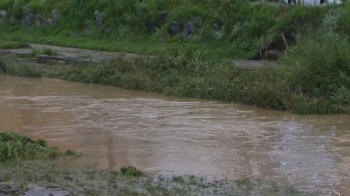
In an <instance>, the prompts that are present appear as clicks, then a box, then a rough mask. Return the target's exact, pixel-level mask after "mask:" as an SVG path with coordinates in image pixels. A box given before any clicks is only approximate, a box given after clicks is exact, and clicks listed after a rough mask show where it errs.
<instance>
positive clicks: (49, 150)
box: [0, 132, 62, 162]
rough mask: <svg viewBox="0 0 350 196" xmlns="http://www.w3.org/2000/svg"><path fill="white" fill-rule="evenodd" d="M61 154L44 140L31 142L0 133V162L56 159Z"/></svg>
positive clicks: (18, 136)
mask: <svg viewBox="0 0 350 196" xmlns="http://www.w3.org/2000/svg"><path fill="white" fill-rule="evenodd" d="M60 155H62V153H61V152H60V151H59V150H58V148H56V147H49V146H47V143H46V142H45V141H44V140H40V139H38V140H32V139H30V138H28V137H26V136H24V135H20V134H17V133H15V132H0V162H3V161H9V160H13V159H38V158H42V159H47V158H57V157H59V156H60Z"/></svg>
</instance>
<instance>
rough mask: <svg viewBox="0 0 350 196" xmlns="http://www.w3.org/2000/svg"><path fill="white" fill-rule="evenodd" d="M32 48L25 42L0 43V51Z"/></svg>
mask: <svg viewBox="0 0 350 196" xmlns="http://www.w3.org/2000/svg"><path fill="white" fill-rule="evenodd" d="M16 48H30V46H29V44H27V43H25V42H12V41H0V49H16Z"/></svg>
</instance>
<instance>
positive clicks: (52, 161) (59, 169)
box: [0, 132, 303, 196]
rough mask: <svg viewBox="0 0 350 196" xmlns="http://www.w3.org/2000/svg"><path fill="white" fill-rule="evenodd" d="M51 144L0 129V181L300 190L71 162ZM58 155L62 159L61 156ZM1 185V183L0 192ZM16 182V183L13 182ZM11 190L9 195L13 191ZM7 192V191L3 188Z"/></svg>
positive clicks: (133, 191)
mask: <svg viewBox="0 0 350 196" xmlns="http://www.w3.org/2000/svg"><path fill="white" fill-rule="evenodd" d="M67 155H75V153H74V152H73V151H71V150H69V151H67V152H66V153H61V152H60V151H59V149H58V148H57V147H49V146H47V144H46V142H45V141H43V140H32V139H30V138H28V137H26V136H24V135H20V134H17V133H14V132H0V157H1V159H0V163H1V164H0V183H4V182H5V184H6V182H10V181H11V182H12V183H14V182H15V184H17V189H18V188H19V189H21V190H17V191H16V192H17V193H16V194H17V195H19V194H20V193H22V192H24V191H26V190H28V189H31V188H32V187H36V186H39V187H47V188H61V189H64V190H67V191H69V192H70V195H90V196H91V195H118V196H119V195H125V196H130V195H163V196H167V195H169V196H170V195H179V196H180V195H198V194H201V195H228V194H239V195H255V194H256V193H259V194H260V193H261V194H268V195H280V194H284V195H303V193H301V192H298V191H297V189H296V188H295V187H294V186H290V185H288V186H282V185H279V184H278V183H276V182H272V183H270V182H267V181H263V180H259V179H258V180H253V179H247V178H242V179H238V180H227V179H226V180H210V179H206V178H201V177H195V176H174V175H173V174H172V173H169V174H163V175H161V174H152V173H143V172H141V171H139V170H137V169H136V168H135V167H132V166H126V167H123V168H121V169H120V170H119V171H116V170H113V169H110V170H101V171H99V170H96V169H93V168H86V167H78V166H77V165H76V164H72V162H71V161H70V162H69V161H67V160H69V159H68V157H67ZM60 157H61V158H60ZM62 157H63V159H62ZM6 187H7V186H3V184H2V186H1V188H0V194H2V193H3V191H5V190H6ZM15 188H16V187H15ZM16 194H13V195H16ZM9 195H11V193H10V194H9Z"/></svg>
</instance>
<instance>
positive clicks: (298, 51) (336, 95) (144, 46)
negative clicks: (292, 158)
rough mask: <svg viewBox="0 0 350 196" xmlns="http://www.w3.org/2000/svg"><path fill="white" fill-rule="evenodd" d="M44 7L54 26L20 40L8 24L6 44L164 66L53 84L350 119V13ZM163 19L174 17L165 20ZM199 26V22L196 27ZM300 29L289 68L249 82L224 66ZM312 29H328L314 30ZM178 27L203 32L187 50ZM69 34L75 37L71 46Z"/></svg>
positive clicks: (158, 5)
mask: <svg viewBox="0 0 350 196" xmlns="http://www.w3.org/2000/svg"><path fill="white" fill-rule="evenodd" d="M28 2H34V1H28ZM45 2H46V3H49V4H45V3H44V4H40V5H39V4H36V5H37V7H36V8H33V9H34V10H36V11H37V12H38V13H41V14H43V15H45V14H46V15H45V16H48V15H49V14H50V10H51V9H53V8H57V9H58V10H59V12H60V14H61V17H60V18H59V19H58V20H57V23H56V25H46V26H40V27H34V26H33V27H32V28H31V30H30V32H32V33H35V34H36V35H38V36H26V37H22V35H23V33H24V32H26V33H27V30H24V28H23V27H20V26H18V25H12V26H11V25H9V23H6V22H3V23H2V25H7V26H6V27H8V28H7V31H4V32H3V33H2V35H3V37H5V39H9V40H25V41H38V42H42V43H54V44H60V45H70V46H80V47H86V48H94V49H104V50H122V51H124V52H140V53H147V54H157V55H158V56H160V57H159V58H155V59H153V58H152V59H147V58H136V59H131V60H130V59H126V58H119V59H118V60H116V61H111V62H108V63H104V64H100V65H98V66H89V65H80V66H78V67H75V68H67V69H61V70H57V69H54V70H53V71H48V72H46V75H47V76H49V77H55V78H60V79H65V80H71V81H77V82H86V83H100V84H107V85H115V86H121V87H125V88H129V89H135V90H145V91H150V92H160V93H164V94H165V95H172V96H180V97H196V98H204V99H214V100H220V101H227V102H239V103H245V104H250V105H257V106H261V107H265V108H270V109H274V110H281V111H293V112H297V113H302V114H312V113H316V114H326V113H350V101H349V100H350V90H349V88H350V68H349V63H350V59H349V57H348V53H349V52H350V46H349V36H348V34H349V32H350V21H349V18H350V17H349V13H350V4H349V3H346V2H344V3H343V4H341V5H336V6H321V7H304V6H294V7H286V6H271V5H268V4H266V3H257V4H254V5H252V4H250V3H247V2H243V1H231V0H225V1H224V0H222V1H203V0H190V1H183V0H173V1H158V0H152V1H147V2H144V1H136V0H135V1H123V0H114V1H97V0H90V1H81V0H72V1H60V4H59V5H58V4H57V2H53V1H51V0H47V1H45ZM32 4H34V3H32ZM44 5H50V6H47V7H45V6H44ZM14 6H15V4H13V5H12V7H14ZM78 9H79V11H78ZM96 10H98V11H103V12H105V15H104V18H105V23H104V26H102V27H100V28H98V26H97V24H96V22H95V21H93V13H94V12H95V11H96ZM161 10H167V11H169V12H168V15H167V16H166V17H165V18H162V17H161V15H160V12H159V11H161ZM96 13H97V14H98V13H99V12H96ZM149 14H150V15H149ZM149 16H152V24H151V23H149V22H150V21H149V20H150V18H149ZM197 16H199V17H200V20H195V19H194V18H195V17H197ZM197 19H198V18H197ZM294 19H301V20H304V21H310V23H307V24H308V25H310V24H316V28H313V29H308V28H305V27H304V28H301V31H300V33H299V34H298V35H297V37H296V45H295V46H293V47H292V46H288V49H287V51H286V52H285V53H284V55H283V56H282V59H281V62H283V64H285V65H287V66H283V67H282V66H281V68H279V69H272V68H264V69H261V70H259V71H257V72H249V71H246V70H243V69H240V68H237V67H235V66H234V65H233V64H232V63H231V62H230V61H225V60H223V59H220V60H219V61H218V60H217V58H238V57H244V56H246V55H248V54H249V53H250V52H251V51H253V50H255V49H257V48H259V47H260V45H261V44H262V43H264V42H265V41H268V40H271V39H272V38H273V37H274V36H276V35H277V34H278V33H280V32H281V31H282V30H284V29H285V28H286V27H288V26H289V25H290V24H291V22H292V21H293V20H294ZM314 19H316V20H318V21H321V22H322V23H323V24H320V25H319V24H317V23H312V22H311V21H314ZM86 20H91V21H90V22H91V23H90V26H89V27H86V28H83V26H84V22H86ZM174 20H177V21H179V22H180V24H182V25H183V24H184V23H185V22H187V21H192V22H193V23H195V22H196V21H197V22H198V23H195V25H196V27H197V29H196V31H195V33H193V34H191V35H190V37H189V39H188V40H187V41H183V40H182V37H181V33H180V34H178V35H176V36H170V35H169V32H168V28H169V26H170V24H171V23H172V22H173V21H174ZM5 21H6V20H5ZM154 23H157V24H160V26H159V28H156V29H154V28H153V27H154ZM213 24H216V25H219V24H220V25H221V26H220V25H219V26H220V29H217V30H214V29H213V27H212V25H213ZM147 25H148V26H147ZM150 25H151V26H150ZM152 25H153V26H152ZM109 27H110V29H109V30H110V31H107V28H109ZM150 27H151V29H150ZM181 28H183V26H182V27H181ZM152 29H153V30H152ZM10 31H11V32H13V33H11V35H10V34H9V33H8V32H10ZM67 32H74V33H70V34H69V36H67ZM3 67H4V66H3ZM3 70H5V69H3Z"/></svg>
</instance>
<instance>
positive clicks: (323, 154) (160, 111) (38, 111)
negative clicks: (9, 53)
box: [0, 75, 350, 196]
mask: <svg viewBox="0 0 350 196" xmlns="http://www.w3.org/2000/svg"><path fill="white" fill-rule="evenodd" d="M0 109H1V110H0V111H1V112H0V130H16V131H18V132H20V133H25V134H27V135H29V136H30V137H34V138H42V139H45V140H47V141H48V142H49V144H50V145H58V146H59V147H60V148H61V149H63V150H65V149H74V150H76V151H78V152H81V153H83V154H84V157H83V158H82V159H80V160H79V164H82V165H88V166H94V167H97V168H99V169H107V168H115V169H119V168H120V167H122V166H125V165H133V166H136V167H137V168H139V169H140V170H143V171H150V172H158V171H167V172H173V173H174V174H178V175H184V174H194V175H198V176H217V177H226V178H241V177H253V178H261V179H266V180H270V181H277V182H283V183H288V184H294V185H296V187H297V188H299V189H300V190H303V191H306V192H315V191H318V195H342V196H349V195H350V117H349V116H348V115H327V116H316V115H309V116H302V115H295V114H290V113H286V112H275V111H270V110H265V109H261V108H257V107H251V106H244V105H238V104H227V103H226V104H225V103H219V102H213V101H205V100H195V99H177V98H168V97H164V96H162V95H159V94H152V93H144V92H135V91H128V90H123V89H120V88H116V87H109V86H102V85H92V84H79V83H71V82H65V81H60V80H52V79H30V78H19V77H12V76H5V75H0Z"/></svg>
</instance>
